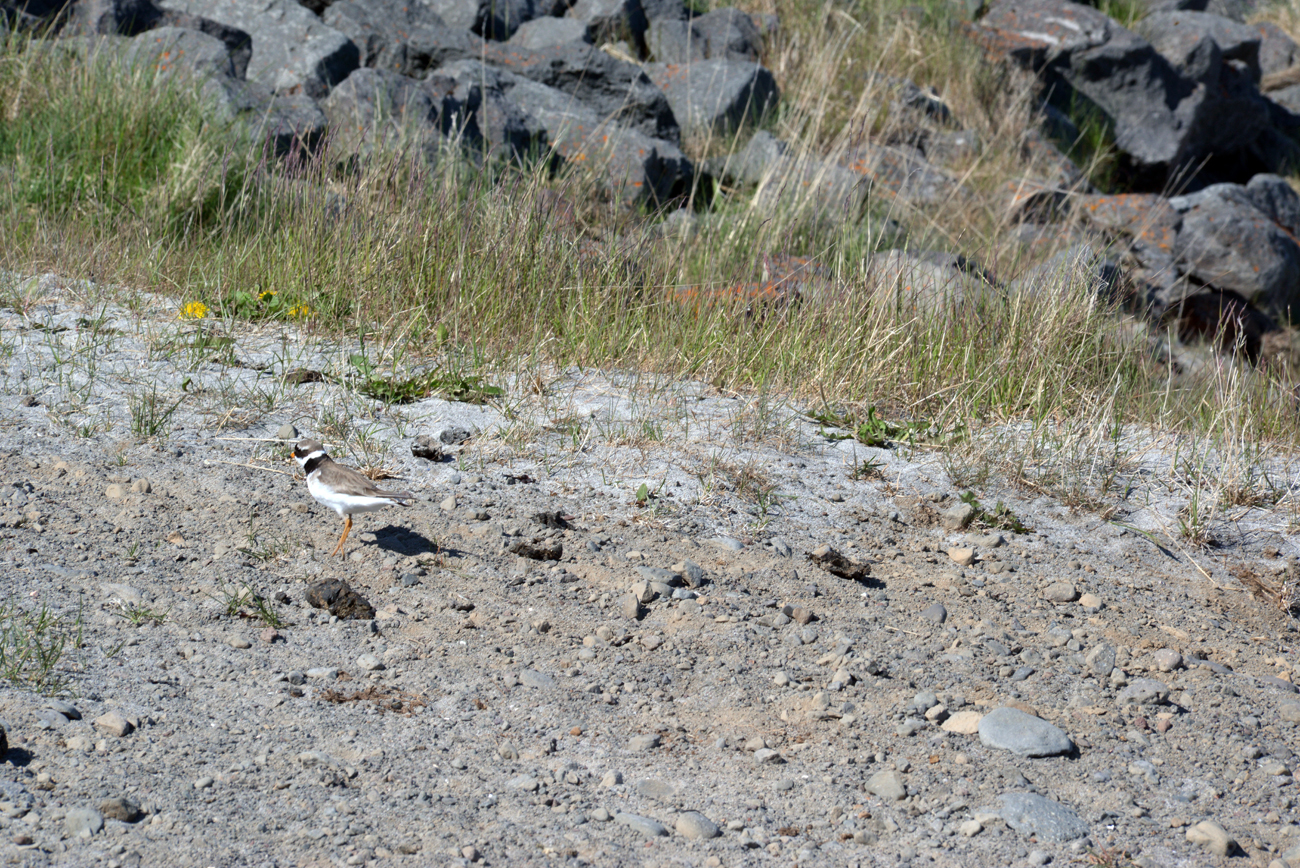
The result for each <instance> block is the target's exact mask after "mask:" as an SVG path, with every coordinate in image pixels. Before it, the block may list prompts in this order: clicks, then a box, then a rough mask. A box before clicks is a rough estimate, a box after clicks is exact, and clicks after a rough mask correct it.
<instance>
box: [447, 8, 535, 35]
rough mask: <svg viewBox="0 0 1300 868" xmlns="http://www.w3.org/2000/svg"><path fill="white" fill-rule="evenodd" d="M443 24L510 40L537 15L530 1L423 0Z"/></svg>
mask: <svg viewBox="0 0 1300 868" xmlns="http://www.w3.org/2000/svg"><path fill="white" fill-rule="evenodd" d="M424 2H425V4H426V5H427V6H428V8H430V9H432V10H433V11H434V12H436V13H437V14H438V16H439V17H440V18H441V19H442V20H443V21H444V22H445V23H446V25H447V26H448V27H451V28H454V29H457V30H469V31H471V32H473V33H475V34H477V35H479V36H482V37H483V38H485V39H496V40H503V39H509V38H510V37H511V36H512V35H514V32H515V31H516V30H518V29H519V25H521V24H523V23H524V22H525V21H531V20H532V19H533V18H535V17H537V15H538V14H539V12H538V9H537V6H536V4H535V3H534V2H533V0H424Z"/></svg>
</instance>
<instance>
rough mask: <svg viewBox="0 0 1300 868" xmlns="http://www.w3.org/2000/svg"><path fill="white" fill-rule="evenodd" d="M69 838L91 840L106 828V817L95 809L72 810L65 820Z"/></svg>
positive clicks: (64, 826) (65, 828)
mask: <svg viewBox="0 0 1300 868" xmlns="http://www.w3.org/2000/svg"><path fill="white" fill-rule="evenodd" d="M63 828H64V830H65V831H67V833H68V837H69V838H90V837H92V836H94V835H98V834H99V833H100V831H102V830H103V828H104V815H103V814H101V813H100V812H99V811H96V810H95V809H94V808H72V809H71V810H69V811H68V813H67V814H66V815H65V816H64V818H63Z"/></svg>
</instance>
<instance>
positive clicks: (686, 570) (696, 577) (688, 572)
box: [673, 558, 704, 588]
mask: <svg viewBox="0 0 1300 868" xmlns="http://www.w3.org/2000/svg"><path fill="white" fill-rule="evenodd" d="M673 570H674V571H676V572H677V573H678V574H679V575H681V577H682V578H683V579H684V580H685V581H686V587H688V588H698V587H699V586H700V585H702V584H704V567H702V566H700V565H699V564H697V563H695V561H692V560H690V559H688V558H682V559H681V561H679V562H678V563H676V564H674V565H673Z"/></svg>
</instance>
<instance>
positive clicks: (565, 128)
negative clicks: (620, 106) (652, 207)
mask: <svg viewBox="0 0 1300 868" xmlns="http://www.w3.org/2000/svg"><path fill="white" fill-rule="evenodd" d="M500 81H501V84H502V86H503V89H504V93H505V96H506V99H507V100H509V101H510V102H511V103H512V104H513V105H514V106H515V107H516V108H517V109H518V110H519V111H520V112H521V113H523V114H524V115H525V116H526V117H527V118H528V121H529V124H530V125H531V127H532V128H535V129H540V130H544V135H545V136H546V141H547V143H548V144H549V146H550V147H551V148H552V149H553V151H554V153H555V154H556V155H557V156H559V157H561V158H563V159H565V160H568V161H569V162H571V163H574V164H577V165H583V166H590V167H592V170H593V171H595V172H598V173H600V175H601V176H602V177H603V178H604V181H605V183H606V184H607V185H608V186H609V188H610V190H611V191H612V192H613V194H614V195H615V196H616V197H618V198H621V199H623V200H624V201H628V202H647V203H651V204H662V203H665V202H668V201H669V200H672V199H675V198H677V197H679V196H682V195H684V194H685V193H686V192H687V191H688V190H689V189H690V185H691V182H692V179H693V176H694V167H693V166H692V165H691V163H690V161H689V160H688V159H686V157H685V156H683V154H682V152H681V151H680V150H679V149H678V148H677V146H676V145H675V144H674V143H672V142H669V141H665V140H663V139H655V138H652V137H650V136H647V135H645V134H644V133H641V132H639V131H637V130H634V129H628V128H626V127H621V126H619V125H617V124H615V123H613V122H612V121H610V120H609V118H608V116H607V115H603V114H598V113H597V112H595V111H593V110H591V109H589V108H587V107H585V106H583V105H582V104H580V103H577V102H575V101H574V99H573V97H572V96H570V95H569V94H567V93H565V92H563V91H560V90H557V89H556V88H553V87H549V86H547V85H544V84H541V83H539V82H536V81H532V80H530V79H526V78H523V77H521V76H512V75H503V76H502V77H501V79H500Z"/></svg>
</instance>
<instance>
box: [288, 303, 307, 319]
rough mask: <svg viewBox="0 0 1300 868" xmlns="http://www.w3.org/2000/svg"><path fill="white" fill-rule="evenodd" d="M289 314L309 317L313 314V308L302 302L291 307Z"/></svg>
mask: <svg viewBox="0 0 1300 868" xmlns="http://www.w3.org/2000/svg"><path fill="white" fill-rule="evenodd" d="M289 316H293V317H309V316H311V308H310V307H308V306H307V305H305V304H300V305H298V306H297V307H293V308H290V309H289Z"/></svg>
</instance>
